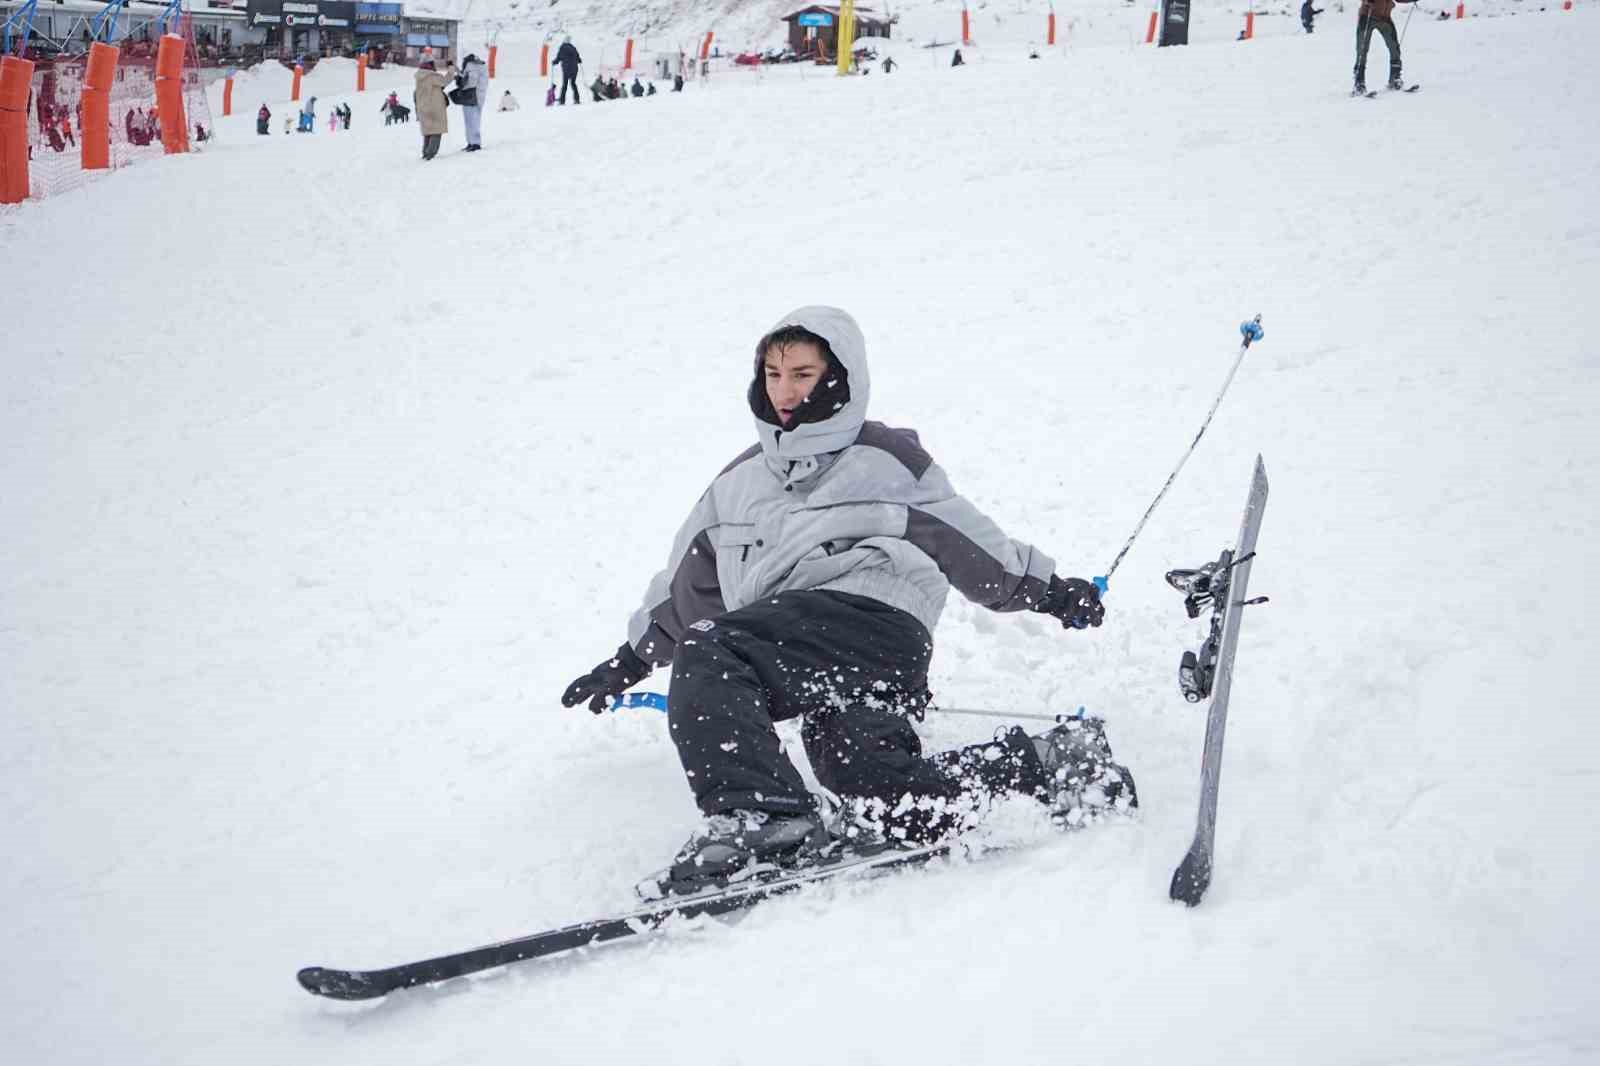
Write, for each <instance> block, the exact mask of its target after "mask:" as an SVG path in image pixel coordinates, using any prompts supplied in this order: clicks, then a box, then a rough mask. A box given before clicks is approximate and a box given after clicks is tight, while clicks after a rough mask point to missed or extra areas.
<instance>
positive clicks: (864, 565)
mask: <svg viewBox="0 0 1600 1066" xmlns="http://www.w3.org/2000/svg"><path fill="white" fill-rule="evenodd" d="M785 326H801V327H804V328H805V329H807V330H810V331H811V332H812V333H815V334H817V335H818V336H820V337H822V338H824V339H825V340H826V341H827V342H828V344H829V346H830V347H831V348H832V349H833V354H834V357H835V358H836V359H837V360H838V361H839V363H840V364H841V365H843V367H844V369H845V371H846V374H847V376H848V387H849V400H848V402H846V403H844V404H843V405H842V406H841V407H840V408H839V409H838V410H836V411H835V412H834V413H833V414H832V415H830V416H828V417H827V418H825V419H822V420H820V421H816V422H811V423H805V424H801V425H798V426H795V427H794V428H793V429H783V428H781V427H779V426H776V425H773V424H771V423H769V422H766V421H764V420H762V419H761V418H759V417H758V418H757V419H756V433H757V436H758V438H759V440H760V443H759V444H756V445H754V446H752V447H751V448H749V449H748V450H747V451H745V452H744V453H743V454H741V455H739V456H738V457H737V458H735V459H734V460H733V462H732V463H730V464H728V466H727V467H725V468H724V469H723V471H722V472H721V473H720V474H718V475H717V477H716V480H714V481H712V483H711V486H710V487H709V488H707V489H706V491H705V494H704V495H702V496H701V497H700V501H699V502H698V503H697V504H695V507H694V510H693V511H691V512H690V514H689V517H688V519H687V520H686V521H685V522H684V523H683V526H682V528H681V529H679V531H678V535H677V537H676V539H675V540H674V542H673V545H672V554H671V556H670V557H669V558H668V561H667V568H666V569H665V570H663V571H661V572H660V573H659V574H657V575H656V576H655V579H654V580H653V581H651V582H650V588H649V590H648V591H647V592H646V593H645V599H644V603H643V605H642V606H641V607H640V608H639V610H638V611H636V612H634V615H633V617H632V619H631V620H630V621H629V624H628V643H629V644H630V645H631V646H632V647H633V650H634V651H635V652H637V653H638V655H639V657H640V658H641V659H643V660H644V661H645V662H647V663H651V664H654V665H657V666H660V665H663V664H665V663H668V662H671V661H672V654H673V650H674V648H675V647H676V646H677V643H678V641H679V640H680V639H682V637H683V634H684V632H685V630H687V629H688V628H690V627H691V626H692V625H694V623H696V622H698V621H700V620H702V619H711V618H715V617H717V616H718V615H721V614H724V613H726V612H728V611H733V610H737V609H738V608H740V607H743V606H745V605H746V604H749V603H753V602H755V601H756V600H759V599H760V598H762V597H764V596H770V595H772V594H774V593H778V592H791V591H797V590H802V589H832V590H835V591H838V592H849V593H854V594H856V595H858V596H868V597H871V598H872V599H875V600H878V601H880V602H882V603H886V604H888V605H890V606H891V607H897V608H899V609H900V610H902V611H906V612H908V613H909V614H911V615H912V616H914V617H915V618H916V619H917V620H918V621H919V622H921V623H922V625H923V626H924V627H926V628H927V630H928V632H929V633H932V632H933V630H934V627H935V626H937V625H938V623H939V615H940V614H941V613H942V612H943V610H944V603H945V597H946V595H947V593H948V592H949V589H950V586H952V585H954V586H955V587H956V589H957V590H959V591H960V592H961V593H962V595H964V596H966V597H967V598H968V599H970V600H972V601H973V602H974V603H977V604H980V605H981V606H984V607H987V608H989V609H990V610H994V611H1017V610H1024V609H1031V608H1034V607H1036V605H1037V604H1038V603H1039V601H1040V600H1041V599H1042V598H1043V596H1044V593H1045V589H1046V587H1047V586H1048V584H1049V581H1050V576H1051V574H1052V573H1054V571H1055V564H1054V562H1052V561H1051V559H1050V558H1049V557H1048V556H1046V555H1045V554H1044V553H1043V552H1041V551H1039V550H1038V549H1037V548H1033V547H1031V546H1029V545H1027V544H1023V543H1021V542H1020V541H1015V540H1012V539H1011V538H1010V537H1007V536H1006V535H1005V534H1004V533H1003V532H1001V531H1000V528H999V527H998V526H996V525H995V524H994V522H992V521H990V520H989V518H987V517H986V516H985V515H984V514H983V513H982V512H980V511H979V510H978V509H977V508H976V507H974V506H973V505H972V504H971V503H969V502H968V501H967V500H965V499H963V498H962V497H961V496H959V495H957V494H956V491H955V489H953V488H952V487H951V486H950V480H949V478H947V477H946V476H945V473H944V471H943V470H941V469H940V468H939V466H938V465H937V464H936V463H935V462H934V461H933V459H932V458H931V457H930V456H929V455H928V453H927V452H925V451H923V449H922V444H921V442H920V441H919V440H918V439H917V434H916V432H915V431H913V430H909V429H891V428H889V427H888V426H885V425H883V424H882V423H879V422H868V421H867V420H866V411H867V400H868V398H869V396H870V382H869V378H868V374H867V351H866V342H865V340H864V339H863V337H862V335H861V329H860V327H859V326H857V325H856V322H855V319H853V318H851V317H850V316H849V315H848V314H846V313H845V312H844V311H841V310H840V309H838V308H836V307H802V308H800V309H799V310H797V311H794V312H791V313H790V314H788V315H785V316H784V317H783V318H782V319H781V320H780V321H779V322H778V323H777V324H776V325H774V326H773V327H772V329H773V330H778V329H781V328H783V327H785ZM755 372H756V374H757V381H756V385H755V386H754V388H757V389H759V388H762V387H763V385H762V382H761V377H760V376H761V374H762V366H761V357H760V355H759V354H758V355H757V356H756V370H755Z"/></svg>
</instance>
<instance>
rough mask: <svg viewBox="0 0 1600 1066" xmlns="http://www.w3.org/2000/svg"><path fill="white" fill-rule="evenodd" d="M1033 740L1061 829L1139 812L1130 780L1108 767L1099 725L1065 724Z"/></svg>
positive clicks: (1090, 720)
mask: <svg viewBox="0 0 1600 1066" xmlns="http://www.w3.org/2000/svg"><path fill="white" fill-rule="evenodd" d="M1031 739H1032V740H1033V745H1034V750H1035V751H1036V752H1037V753H1038V755H1039V761H1040V762H1041V763H1043V764H1044V769H1045V773H1046V774H1047V775H1048V776H1049V779H1050V780H1049V784H1048V785H1047V786H1046V794H1045V796H1044V799H1045V802H1046V803H1047V804H1048V805H1049V807H1050V817H1051V819H1053V820H1054V821H1055V822H1056V824H1057V825H1059V826H1061V827H1062V828H1063V829H1076V828H1078V827H1080V826H1083V825H1088V824H1089V823H1091V822H1095V821H1098V820H1099V819H1101V818H1103V817H1105V816H1107V815H1111V814H1127V813H1129V812H1131V811H1133V810H1135V809H1137V808H1138V806H1139V794H1138V792H1137V791H1136V790H1135V789H1134V786H1133V775H1132V774H1131V773H1129V772H1128V768H1127V767H1126V766H1120V765H1118V764H1117V763H1115V762H1113V761H1112V754H1111V744H1110V743H1109V742H1108V741H1107V740H1106V730H1105V722H1104V721H1103V720H1102V719H1099V718H1095V717H1092V716H1088V715H1080V716H1078V717H1074V718H1068V719H1066V720H1065V721H1063V722H1062V723H1061V724H1060V725H1058V726H1056V727H1055V728H1054V729H1051V730H1049V731H1047V732H1044V733H1041V734H1040V735H1038V736H1036V737H1033V738H1031Z"/></svg>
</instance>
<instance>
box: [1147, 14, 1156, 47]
mask: <svg viewBox="0 0 1600 1066" xmlns="http://www.w3.org/2000/svg"><path fill="white" fill-rule="evenodd" d="M1157 17H1158V16H1157V14H1156V12H1154V11H1152V12H1150V28H1149V29H1147V30H1145V31H1144V43H1145V44H1154V43H1155V39H1156V18H1157Z"/></svg>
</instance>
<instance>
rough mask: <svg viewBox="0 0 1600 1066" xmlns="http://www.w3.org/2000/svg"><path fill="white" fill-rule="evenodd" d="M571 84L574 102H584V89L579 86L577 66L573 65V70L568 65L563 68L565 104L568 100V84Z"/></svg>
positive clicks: (562, 90)
mask: <svg viewBox="0 0 1600 1066" xmlns="http://www.w3.org/2000/svg"><path fill="white" fill-rule="evenodd" d="M569 85H570V86H572V102H573V103H575V104H581V103H583V90H582V89H580V88H578V68H577V67H573V68H572V69H571V70H568V69H567V68H566V67H562V68H561V102H562V103H563V104H565V103H566V102H567V86H569Z"/></svg>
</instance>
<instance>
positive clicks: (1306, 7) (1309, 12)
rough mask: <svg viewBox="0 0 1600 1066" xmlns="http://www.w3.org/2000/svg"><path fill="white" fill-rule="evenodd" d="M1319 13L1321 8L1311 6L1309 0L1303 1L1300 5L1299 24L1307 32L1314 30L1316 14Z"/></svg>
mask: <svg viewBox="0 0 1600 1066" xmlns="http://www.w3.org/2000/svg"><path fill="white" fill-rule="evenodd" d="M1320 14H1322V8H1320V7H1312V6H1311V0H1306V2H1305V3H1303V4H1301V5H1300V25H1302V26H1304V27H1305V30H1306V32H1307V33H1313V32H1315V30H1316V28H1317V27H1316V21H1317V16H1318V15H1320Z"/></svg>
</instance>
